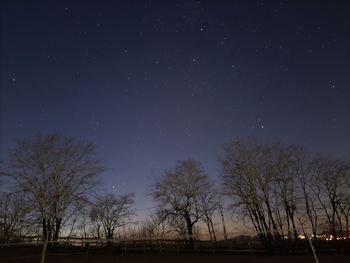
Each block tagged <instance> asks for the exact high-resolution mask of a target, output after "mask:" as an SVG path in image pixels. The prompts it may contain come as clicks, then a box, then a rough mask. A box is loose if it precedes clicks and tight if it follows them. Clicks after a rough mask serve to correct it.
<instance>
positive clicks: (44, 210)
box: [0, 134, 134, 242]
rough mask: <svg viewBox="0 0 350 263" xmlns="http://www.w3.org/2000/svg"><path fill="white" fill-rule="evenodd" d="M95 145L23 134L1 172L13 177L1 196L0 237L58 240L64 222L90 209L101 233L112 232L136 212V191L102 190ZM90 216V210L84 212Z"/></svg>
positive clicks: (101, 168)
mask: <svg viewBox="0 0 350 263" xmlns="http://www.w3.org/2000/svg"><path fill="white" fill-rule="evenodd" d="M103 170H104V167H103V164H102V162H101V161H100V160H99V159H97V156H96V151H95V146H94V145H93V144H91V143H81V142H78V141H76V140H75V139H73V138H71V137H67V136H63V135H60V134H53V135H48V136H43V135H41V134H38V135H37V136H36V137H35V138H33V139H31V140H22V141H19V142H18V143H17V146H16V148H14V149H13V150H11V151H10V158H9V165H8V167H6V168H4V167H3V168H2V169H1V171H2V172H1V175H2V176H5V177H8V178H10V182H11V184H10V185H11V186H12V187H11V188H10V191H5V190H3V191H2V192H1V199H0V230H1V233H0V239H1V241H2V242H9V241H10V240H11V239H14V238H16V237H18V236H21V235H28V234H33V233H38V232H39V231H38V229H40V228H41V231H40V232H41V235H42V237H43V240H47V241H57V239H58V237H59V235H60V234H61V229H62V226H67V225H69V224H70V225H71V229H73V226H74V225H75V223H76V222H77V221H78V219H77V217H79V216H81V215H84V213H83V212H85V213H86V212H87V211H88V218H89V220H90V221H91V222H93V223H94V224H95V225H96V227H97V235H98V236H100V232H101V231H102V232H103V233H104V236H105V237H106V238H111V237H112V236H113V232H114V230H115V229H116V228H117V227H120V226H122V225H123V224H125V221H126V220H127V219H128V218H129V216H130V215H131V214H132V213H133V210H132V209H131V205H132V204H133V202H134V200H133V195H132V194H128V195H124V196H118V195H113V194H104V195H98V194H97V193H96V186H97V185H98V181H99V177H98V176H99V174H100V173H101V172H103ZM83 219H84V220H86V216H83Z"/></svg>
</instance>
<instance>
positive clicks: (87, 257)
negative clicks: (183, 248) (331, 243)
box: [0, 247, 350, 263]
mask: <svg viewBox="0 0 350 263" xmlns="http://www.w3.org/2000/svg"><path fill="white" fill-rule="evenodd" d="M39 258H40V249H39V248H33V247H28V248H22V247H21V248H14V247H7V248H6V247H1V248H0V262H1V263H3V262H11V263H17V262H18V263H19V262H21V263H22V262H23V263H24V262H26V263H32V262H33V263H34V262H35V263H38V262H39ZM319 260H320V263H326V262H332V263H334V262H350V255H349V254H331V255H319ZM46 262H47V263H58V262H66V263H70V262H72V263H73V262H78V263H79V262H84V263H88V262H94V263H95V262H96V263H97V262H103V263H109V262H118V263H134V262H135V263H136V262H137V263H138V262H152V263H158V262H159V263H164V262H166V263H175V262H176V263H179V262H180V263H186V262H191V263H194V262H201V263H205V262H217V263H219V262H220V263H221V262H223V263H225V262H235V263H243V262H247V263H255V262H256V263H267V262H269V263H270V262H271V263H277V262H278V263H280V262H283V263H289V262H293V263H294V262H297V263H304V262H305V263H306V262H307V263H311V262H314V259H313V257H312V256H311V255H288V256H266V255H218V254H216V255H214V254H177V253H154V252H153V253H146V252H144V253H139V252H134V253H123V252H93V253H92V252H90V253H88V254H87V253H82V252H71V253H49V254H48V256H47V260H46Z"/></svg>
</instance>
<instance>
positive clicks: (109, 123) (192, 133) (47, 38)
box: [0, 0, 350, 211]
mask: <svg viewBox="0 0 350 263" xmlns="http://www.w3.org/2000/svg"><path fill="white" fill-rule="evenodd" d="M0 7H1V31H0V36H1V49H0V57H1V68H0V69H1V73H0V74H1V75H0V80H1V94H0V96H1V97H0V103H1V104H0V107H1V108H0V114H1V115H0V159H3V160H6V158H7V157H6V156H7V150H8V148H9V147H12V146H13V145H14V142H15V141H16V140H17V139H21V138H26V137H31V136H33V135H34V134H35V133H36V132H38V131H42V132H43V133H49V132H61V133H63V134H67V135H72V136H75V137H77V138H78V139H80V140H88V141H92V142H95V143H96V144H97V146H98V149H99V153H100V157H101V158H102V159H104V160H105V163H106V165H107V168H108V170H107V172H106V173H105V174H104V175H103V187H104V188H105V189H107V190H108V191H119V192H120V193H125V192H135V193H136V202H137V207H138V208H139V209H140V210H143V211H145V210H146V209H147V208H149V207H151V206H152V204H151V202H150V199H149V197H148V196H146V194H145V193H146V189H147V187H148V186H149V184H150V182H151V178H152V177H153V176H157V175H159V174H160V173H161V172H162V171H163V170H164V169H166V168H170V167H172V166H173V165H174V164H175V162H176V160H178V159H185V158H194V159H197V160H199V161H201V162H202V163H203V165H204V167H205V169H206V170H207V172H208V173H209V174H210V176H211V177H212V178H217V169H218V162H217V159H218V156H219V155H220V152H221V147H222V145H223V144H224V143H226V142H228V141H230V140H232V139H235V138H250V137H256V138H259V139H262V140H264V141H269V142H270V141H277V140H281V141H283V142H286V143H296V144H299V145H303V146H306V147H307V148H308V149H309V150H310V151H313V152H320V153H324V154H329V155H335V156H338V157H347V158H348V157H350V121H349V120H350V103H349V101H350V74H349V72H350V33H349V32H350V15H349V13H350V12H349V11H350V4H349V3H348V2H347V1H214V0H213V1H97V0H96V1H24V0H23V1H20V0H18V1H17V0H16V1H10V0H4V1H1V4H0ZM112 185H116V186H117V188H116V189H117V190H115V189H113V188H112Z"/></svg>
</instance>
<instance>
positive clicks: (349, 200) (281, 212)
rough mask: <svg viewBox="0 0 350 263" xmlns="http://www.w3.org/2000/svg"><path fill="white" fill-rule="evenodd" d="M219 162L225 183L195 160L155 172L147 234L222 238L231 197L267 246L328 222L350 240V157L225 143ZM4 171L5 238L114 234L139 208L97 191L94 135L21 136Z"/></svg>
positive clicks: (336, 234) (0, 221)
mask: <svg viewBox="0 0 350 263" xmlns="http://www.w3.org/2000/svg"><path fill="white" fill-rule="evenodd" d="M219 164H220V170H219V171H220V177H221V179H222V187H221V190H218V189H216V188H215V187H214V182H213V180H211V179H210V177H209V176H208V175H207V174H206V173H205V171H204V170H203V167H202V164H201V163H199V162H197V161H195V160H183V161H178V162H177V163H176V165H175V167H174V168H172V169H169V170H165V171H164V172H163V173H162V174H161V175H160V176H158V177H156V178H155V179H154V180H153V183H152V184H151V187H150V191H149V192H150V195H151V196H152V198H153V200H154V201H155V202H156V204H157V206H156V207H157V209H156V210H155V211H154V213H153V214H152V216H151V217H150V219H147V220H145V221H144V223H143V224H142V226H143V227H142V228H143V229H142V231H143V233H145V234H147V235H148V236H154V235H160V234H164V233H165V232H166V231H165V229H171V230H172V231H175V232H176V233H177V234H180V235H182V236H184V237H185V239H186V240H187V241H188V244H189V246H190V247H193V236H194V234H195V231H196V230H197V229H198V228H197V226H199V225H202V226H205V228H206V229H207V232H208V235H209V237H210V239H211V240H212V241H213V242H215V241H216V239H217V235H216V227H215V222H216V220H217V219H221V221H222V226H223V233H224V236H225V238H226V229H225V223H224V212H223V202H222V201H221V200H222V197H223V196H225V197H226V199H227V200H228V201H231V204H232V206H231V209H230V210H231V211H234V212H235V214H236V215H237V216H244V217H245V218H248V219H249V220H250V222H251V224H252V226H253V227H254V228H255V230H256V232H257V235H258V236H259V238H260V239H261V241H262V242H264V243H266V244H273V243H276V242H277V243H278V242H282V241H283V240H286V239H289V240H290V239H293V240H297V239H299V236H300V234H303V235H307V234H312V235H313V238H314V239H316V238H317V236H318V234H319V233H320V230H321V228H322V230H327V232H328V233H329V234H331V235H332V237H333V238H334V239H339V238H341V239H348V238H349V214H350V178H349V177H350V176H349V173H350V166H349V162H348V161H346V160H339V159H331V158H325V157H321V156H312V155H310V154H308V153H307V152H306V151H305V149H303V148H302V147H297V146H293V145H291V146H286V145H283V144H280V143H276V144H269V145H267V144H262V143H260V142H257V141H252V142H247V143H244V142H242V141H234V142H231V143H229V144H227V145H225V147H224V150H223V155H222V158H221V160H220V162H219ZM0 171H1V177H4V178H9V181H10V183H9V184H6V187H7V189H4V187H5V186H3V187H2V189H1V188H0V190H1V199H0V230H1V233H0V239H1V241H2V242H9V241H11V240H13V239H14V238H16V237H18V236H21V235H29V234H32V233H38V232H40V233H41V235H42V237H43V240H46V241H50V240H53V241H55V240H57V239H58V237H59V236H60V235H61V234H62V232H63V231H62V227H66V228H65V229H66V230H65V231H66V232H65V235H68V234H71V233H72V232H73V230H74V229H75V230H76V229H80V231H81V233H82V235H83V236H85V237H90V236H95V237H97V238H102V237H104V238H107V239H111V238H113V237H114V233H115V232H116V230H117V229H118V228H120V227H123V226H125V225H126V224H128V223H130V222H132V218H131V217H132V216H133V215H134V214H135V211H134V209H133V208H132V205H133V203H134V195H133V194H127V195H115V194H108V193H107V194H102V195H101V194H99V193H98V191H97V188H96V187H97V185H98V182H99V175H100V174H101V173H102V172H103V171H104V166H103V163H102V162H101V161H100V160H99V159H98V158H97V155H96V151H95V146H94V145H93V144H91V143H83V142H79V141H77V140H75V139H73V138H71V137H68V136H64V135H60V134H53V135H47V136H44V135H41V134H38V135H37V136H36V137H34V138H32V139H29V140H22V141H19V142H18V143H17V145H16V147H15V148H14V149H13V150H11V151H10V154H9V160H8V164H7V165H6V166H5V165H3V166H1V168H0ZM0 182H1V180H0ZM9 185H11V187H10V186H9ZM325 223H326V228H325V226H324V224H325ZM67 226H70V227H68V230H67Z"/></svg>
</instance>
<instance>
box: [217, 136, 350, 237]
mask: <svg viewBox="0 0 350 263" xmlns="http://www.w3.org/2000/svg"><path fill="white" fill-rule="evenodd" d="M221 175H222V179H223V186H224V187H223V189H224V192H225V194H226V195H227V196H229V197H231V199H232V200H233V201H234V202H233V206H234V207H235V208H236V209H238V211H240V212H241V213H242V214H243V215H244V216H245V217H247V218H249V219H250V221H251V223H252V224H253V226H254V228H255V229H256V232H257V234H258V235H259V237H260V239H261V240H262V241H263V242H265V243H268V244H269V243H273V242H275V243H276V242H279V241H282V240H284V239H286V238H288V239H292V238H293V239H295V240H297V239H298V238H299V235H300V234H302V235H303V236H307V235H309V236H310V235H312V236H313V238H314V239H316V238H317V235H318V234H319V232H320V227H321V226H322V230H326V232H327V233H325V234H328V235H329V238H333V239H349V238H350V236H349V214H350V165H349V162H348V161H346V160H338V159H331V158H326V157H322V156H312V155H310V154H308V153H306V151H305V149H303V148H302V147H297V146H294V145H291V146H285V145H283V144H280V143H276V144H272V145H265V144H262V143H259V142H256V141H254V142H250V143H242V142H240V141H235V142H232V143H230V144H227V145H226V146H225V148H224V157H223V159H222V160H221ZM324 224H326V227H325V226H324ZM310 230H311V231H310Z"/></svg>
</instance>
